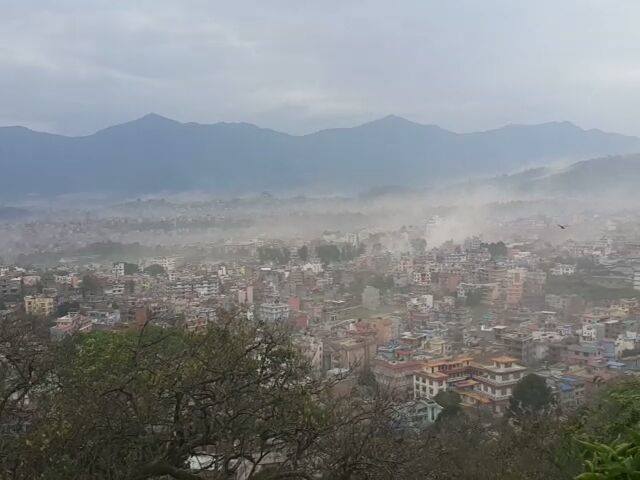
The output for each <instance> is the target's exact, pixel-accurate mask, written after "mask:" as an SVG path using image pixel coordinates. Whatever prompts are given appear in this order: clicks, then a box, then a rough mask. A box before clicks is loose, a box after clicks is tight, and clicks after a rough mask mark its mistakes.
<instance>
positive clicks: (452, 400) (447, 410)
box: [434, 390, 463, 422]
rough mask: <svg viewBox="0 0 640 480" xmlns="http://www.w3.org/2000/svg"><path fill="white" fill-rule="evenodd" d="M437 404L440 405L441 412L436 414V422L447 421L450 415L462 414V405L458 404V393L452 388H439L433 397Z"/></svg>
mask: <svg viewBox="0 0 640 480" xmlns="http://www.w3.org/2000/svg"><path fill="white" fill-rule="evenodd" d="M434 400H435V401H436V403H437V404H438V405H440V406H441V407H442V412H440V415H438V418H437V420H436V421H437V422H445V421H448V420H449V419H450V418H452V417H457V416H458V415H462V414H463V411H462V406H461V405H460V395H459V394H458V393H457V392H454V391H453V390H441V391H439V392H438V394H437V395H436V396H435V397H434Z"/></svg>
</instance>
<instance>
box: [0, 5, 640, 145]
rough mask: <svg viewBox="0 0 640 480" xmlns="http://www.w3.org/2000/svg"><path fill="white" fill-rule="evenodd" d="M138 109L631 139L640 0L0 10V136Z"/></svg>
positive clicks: (289, 128)
mask: <svg viewBox="0 0 640 480" xmlns="http://www.w3.org/2000/svg"><path fill="white" fill-rule="evenodd" d="M148 112H156V113H159V114H162V115H165V116H168V117H171V118H175V119H177V120H181V121H196V122H201V123H213V122H217V121H247V122H252V123H256V124H258V125H261V126H264V127H271V128H274V129H277V130H282V131H286V132H291V133H306V132H310V131H314V130H317V129H321V128H327V127H332V126H351V125H354V124H357V123H361V122H364V121H367V120H371V119H374V118H377V117H381V116H384V115H387V114H391V113H393V114H397V115H401V116H404V117H406V118H409V119H411V120H415V121H418V122H422V123H434V124H438V125H440V126H442V127H445V128H449V129H452V130H455V131H471V130H483V129H489V128H494V127H497V126H501V125H504V124H507V123H539V122H545V121H551V120H570V121H572V122H574V123H576V124H578V125H580V126H582V127H585V128H601V129H604V130H610V131H617V132H621V133H628V134H635V135H640V2H639V1H638V0H616V1H605V0H601V1H595V0H535V1H533V0H532V1H524V0H523V1H520V0H504V1H501V0H468V1H463V0H441V1H432V0H416V1H412V0H402V1H389V0H381V1H365V0H361V1H359V0H322V1H315V2H307V1H304V0H256V1H244V0H233V1H231V0H227V1H215V0H193V1H192V0H179V1H176V0H172V1H168V0H166V1H165V0H146V1H144V0H143V1H134V0H122V1H116V0H104V1H102V0H55V1H54V0H51V1H50V0H19V1H13V0H4V1H0V125H16V124H20V125H25V126H28V127H31V128H34V129H38V130H46V131H52V132H58V133H64V134H73V135H78V134H87V133H92V132H93V131H95V130H97V129H100V128H103V127H105V126H108V125H111V124H114V123H121V122H124V121H128V120H131V119H133V118H136V117H140V116H142V115H144V114H146V113H148Z"/></svg>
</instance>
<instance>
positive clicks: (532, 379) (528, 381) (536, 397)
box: [509, 373, 552, 415]
mask: <svg viewBox="0 0 640 480" xmlns="http://www.w3.org/2000/svg"><path fill="white" fill-rule="evenodd" d="M551 401H552V395H551V389H550V388H549V387H548V386H547V382H546V381H545V379H544V378H542V377H541V376H539V375H536V374H535V373H530V374H528V375H525V376H524V377H523V378H522V379H521V380H520V381H519V382H518V383H517V384H516V386H515V388H514V389H513V395H512V397H511V398H510V400H509V411H510V413H511V414H513V415H523V414H527V413H538V412H541V411H543V410H544V409H546V408H547V407H549V406H550V405H551Z"/></svg>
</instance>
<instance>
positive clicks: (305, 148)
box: [0, 114, 640, 195]
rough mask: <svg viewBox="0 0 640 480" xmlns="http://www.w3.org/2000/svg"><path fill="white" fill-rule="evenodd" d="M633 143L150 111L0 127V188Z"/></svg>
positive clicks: (316, 171)
mask: <svg viewBox="0 0 640 480" xmlns="http://www.w3.org/2000/svg"><path fill="white" fill-rule="evenodd" d="M635 152H640V138H637V137H631V136H624V135H619V134H615V133H606V132H603V131H600V130H583V129H581V128H579V127H577V126H575V125H573V124H571V123H569V122H551V123H544V124H539V125H509V126H505V127H503V128H499V129H495V130H489V131H484V132H475V133H454V132H451V131H448V130H445V129H442V128H440V127H438V126H435V125H422V124H419V123H414V122H411V121H409V120H406V119H404V118H400V117H396V116H388V117H385V118H382V119H379V120H375V121H372V122H369V123H365V124H363V125H359V126H356V127H352V128H335V129H329V130H322V131H319V132H316V133H312V134H308V135H301V136H295V135H289V134H285V133H281V132H277V131H274V130H269V129H264V128H259V127H257V126H255V125H251V124H247V123H216V124H211V125H205V124H198V123H181V122H177V121H175V120H171V119H168V118H165V117H162V116H160V115H156V114H149V115H146V116H144V117H142V118H140V119H137V120H134V121H131V122H128V123H124V124H121V125H116V126H112V127H109V128H106V129H104V130H100V131H98V132H96V133H94V134H92V135H88V136H82V137H68V136H62V135H54V134H49V133H42V132H36V131H33V130H29V129H27V128H24V127H3V128H0V195H2V194H4V195H7V194H9V195H19V194H30V193H35V194H41V195H51V194H61V193H79V192H104V193H122V194H135V193H152V192H160V191H185V190H190V189H202V190H207V191H212V192H219V193H242V192H256V191H262V190H269V191H275V192H277V191H291V190H295V189H308V188H313V189H316V190H324V191H334V192H335V191H363V190H365V189H367V188H371V187H376V186H380V185H407V186H430V185H436V184H442V182H447V181H457V180H460V179H463V178H468V177H473V176H491V175H496V174H501V173H510V172H514V171H518V170H522V169H524V168H527V167H531V166H541V165H548V164H552V163H555V162H564V163H570V162H577V161H581V160H585V159H589V158H593V157H602V156H604V155H616V154H625V153H635Z"/></svg>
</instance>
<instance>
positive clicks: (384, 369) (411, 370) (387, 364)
mask: <svg viewBox="0 0 640 480" xmlns="http://www.w3.org/2000/svg"><path fill="white" fill-rule="evenodd" d="M421 367H422V362H418V361H413V360H409V361H393V360H386V359H382V358H376V359H375V360H374V362H373V365H372V367H371V372H372V373H373V376H374V378H375V379H376V383H377V384H378V385H379V386H380V387H382V388H384V389H386V390H388V391H389V392H390V393H391V394H393V395H394V396H395V397H397V398H402V399H408V398H411V396H412V394H413V383H414V381H413V378H414V374H415V372H416V371H417V370H420V368H421Z"/></svg>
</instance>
